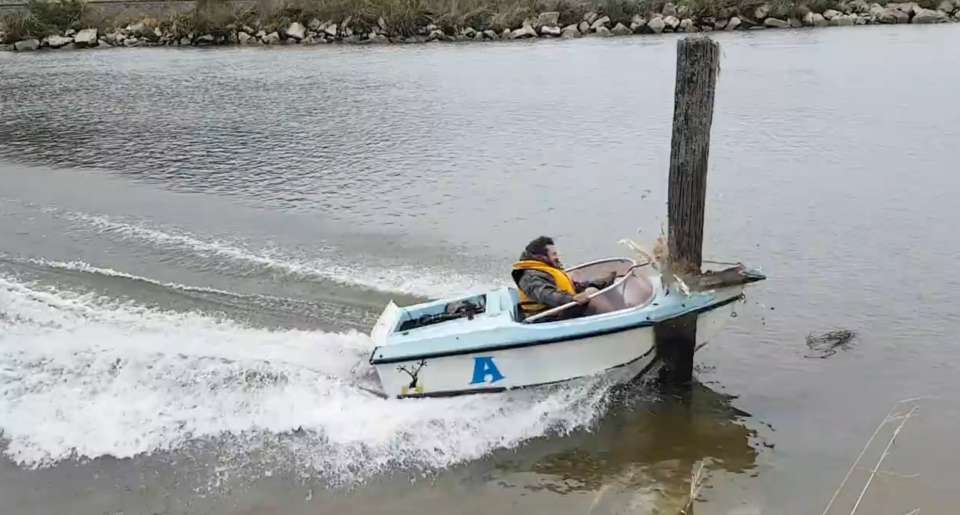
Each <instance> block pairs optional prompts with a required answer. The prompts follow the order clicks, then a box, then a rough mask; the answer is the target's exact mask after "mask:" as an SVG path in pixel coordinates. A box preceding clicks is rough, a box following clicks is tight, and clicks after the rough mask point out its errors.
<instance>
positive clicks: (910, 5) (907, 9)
mask: <svg viewBox="0 0 960 515" xmlns="http://www.w3.org/2000/svg"><path fill="white" fill-rule="evenodd" d="M887 7H889V8H893V9H896V10H898V11H901V12H904V13H907V15H913V14H916V13H917V12H918V11H919V10H920V6H919V5H917V4H916V3H915V2H901V3H899V4H887Z"/></svg>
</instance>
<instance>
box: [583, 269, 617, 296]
mask: <svg viewBox="0 0 960 515" xmlns="http://www.w3.org/2000/svg"><path fill="white" fill-rule="evenodd" d="M616 280H617V276H616V274H615V273H614V274H610V276H609V277H604V278H602V279H594V280H592V281H583V282H576V281H574V283H573V287H574V288H575V289H576V290H577V291H578V292H582V291H584V290H586V289H587V288H596V289H598V290H602V289H604V288H606V287H607V286H610V285H611V284H613V282H614V281H616Z"/></svg>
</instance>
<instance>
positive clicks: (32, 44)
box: [13, 39, 40, 52]
mask: <svg viewBox="0 0 960 515" xmlns="http://www.w3.org/2000/svg"><path fill="white" fill-rule="evenodd" d="M38 48H40V41H38V40H36V39H25V40H23V41H17V42H16V43H14V44H13V49H14V50H16V51H17V52H27V51H30V50H37V49H38Z"/></svg>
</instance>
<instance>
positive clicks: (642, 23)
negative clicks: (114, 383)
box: [630, 14, 647, 33]
mask: <svg viewBox="0 0 960 515" xmlns="http://www.w3.org/2000/svg"><path fill="white" fill-rule="evenodd" d="M646 26H647V19H646V18H644V17H643V16H640V15H639V14H637V15H635V16H634V17H633V19H632V20H630V30H631V31H633V32H634V33H638V32H642V31H643V28H644V27H646Z"/></svg>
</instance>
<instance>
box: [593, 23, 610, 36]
mask: <svg viewBox="0 0 960 515" xmlns="http://www.w3.org/2000/svg"><path fill="white" fill-rule="evenodd" d="M597 35H598V36H600V37H604V38H605V37H609V36H612V35H613V33H612V32H610V29H608V28H606V27H604V26H603V25H601V26H599V27H597Z"/></svg>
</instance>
